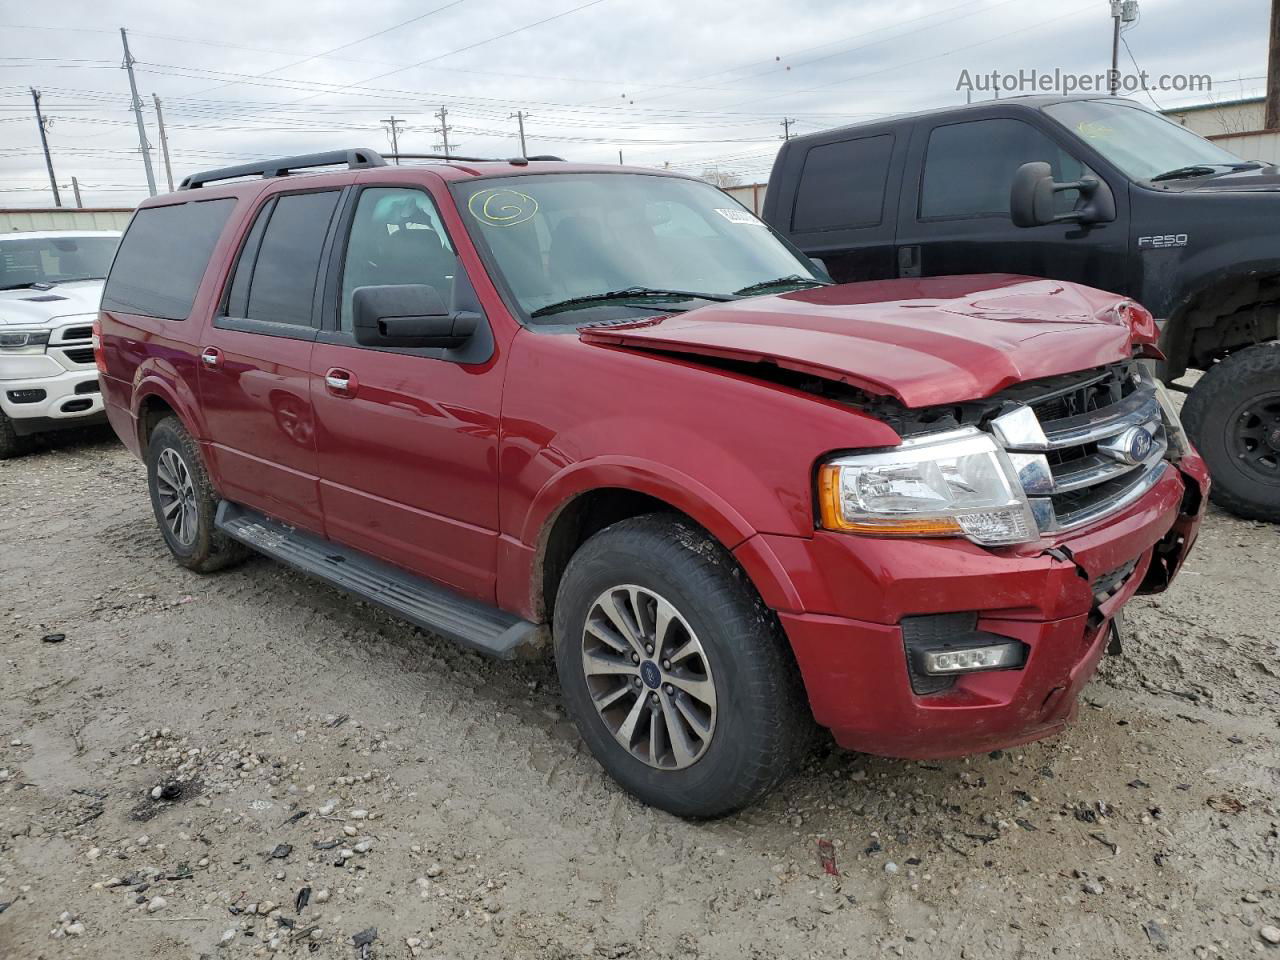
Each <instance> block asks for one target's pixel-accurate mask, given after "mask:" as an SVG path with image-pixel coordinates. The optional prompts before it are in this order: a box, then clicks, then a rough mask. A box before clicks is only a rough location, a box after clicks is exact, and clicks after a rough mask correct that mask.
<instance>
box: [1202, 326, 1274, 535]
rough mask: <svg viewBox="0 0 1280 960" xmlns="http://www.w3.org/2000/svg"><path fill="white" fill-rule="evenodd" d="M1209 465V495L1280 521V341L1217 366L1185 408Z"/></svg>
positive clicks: (1244, 513) (1239, 510)
mask: <svg viewBox="0 0 1280 960" xmlns="http://www.w3.org/2000/svg"><path fill="white" fill-rule="evenodd" d="M1182 420H1183V425H1184V426H1185V427H1186V429H1187V434H1188V435H1189V436H1190V437H1191V441H1192V442H1193V443H1194V444H1195V445H1196V448H1197V449H1198V450H1199V451H1200V455H1201V456H1202V457H1204V459H1205V463H1207V464H1208V465H1209V473H1210V475H1211V476H1212V478H1213V487H1212V489H1211V491H1210V493H1209V498H1210V499H1211V500H1212V501H1213V502H1214V503H1216V504H1217V505H1218V506H1220V507H1222V508H1223V509H1224V510H1230V511H1231V512H1232V513H1234V514H1236V515H1237V516H1241V517H1246V518H1248V519H1250V520H1270V521H1273V522H1275V521H1280V343H1262V344H1258V345H1257V346H1253V347H1248V348H1246V349H1244V350H1241V351H1240V352H1239V353H1233V354H1232V355H1231V356H1229V357H1227V358H1226V359H1225V360H1223V361H1222V362H1221V363H1217V364H1214V365H1213V366H1212V367H1211V368H1210V369H1209V370H1208V371H1207V372H1206V373H1205V375H1204V376H1203V377H1201V378H1200V382H1199V383H1197V384H1196V385H1195V387H1194V388H1193V389H1192V391H1191V394H1190V396H1188V397H1187V402H1186V403H1185V404H1184V405H1183V407H1182Z"/></svg>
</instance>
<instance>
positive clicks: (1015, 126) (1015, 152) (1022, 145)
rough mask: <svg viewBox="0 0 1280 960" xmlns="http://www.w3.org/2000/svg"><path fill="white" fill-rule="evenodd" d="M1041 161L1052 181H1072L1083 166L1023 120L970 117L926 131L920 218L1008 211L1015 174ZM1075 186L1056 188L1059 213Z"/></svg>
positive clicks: (1071, 197)
mask: <svg viewBox="0 0 1280 960" xmlns="http://www.w3.org/2000/svg"><path fill="white" fill-rule="evenodd" d="M1036 160H1043V161H1046V162H1048V163H1049V165H1050V166H1051V167H1052V168H1053V177H1054V179H1055V180H1060V181H1061V180H1076V179H1079V178H1080V177H1081V176H1082V175H1083V174H1084V173H1085V172H1086V168H1085V167H1084V165H1083V164H1081V163H1080V162H1079V161H1078V160H1076V159H1075V158H1074V157H1072V156H1071V155H1070V154H1068V153H1066V152H1065V151H1064V150H1063V149H1062V148H1061V147H1059V146H1058V145H1057V144H1056V143H1054V142H1053V141H1052V140H1050V139H1049V138H1048V137H1046V136H1045V135H1044V134H1043V133H1041V132H1040V131H1039V130H1037V129H1036V128H1035V127H1033V126H1031V125H1030V124H1028V123H1023V122H1022V121H1021V120H973V121H970V122H968V123H952V124H947V125H946V126H944V127H936V128H935V129H934V130H933V132H932V133H930V134H929V146H928V149H927V151H926V154H925V161H924V177H923V179H922V181H921V184H920V217H921V218H922V219H924V218H929V217H975V216H990V215H999V216H1006V217H1007V216H1008V215H1009V190H1010V188H1011V187H1012V186H1013V175H1014V173H1015V172H1016V171H1017V169H1018V168H1019V167H1020V166H1022V165H1023V164H1024V163H1030V162H1032V161H1036ZM1075 201H1076V191H1074V190H1072V191H1066V192H1064V193H1059V194H1058V195H1057V196H1056V198H1055V201H1054V205H1055V207H1056V208H1057V209H1058V211H1059V212H1065V211H1067V210H1070V209H1071V207H1072V206H1073V205H1074V204H1075Z"/></svg>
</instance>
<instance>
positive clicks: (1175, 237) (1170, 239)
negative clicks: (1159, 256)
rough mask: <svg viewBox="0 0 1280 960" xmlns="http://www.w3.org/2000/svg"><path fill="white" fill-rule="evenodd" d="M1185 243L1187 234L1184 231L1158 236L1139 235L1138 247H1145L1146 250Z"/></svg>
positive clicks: (1180, 245) (1183, 244)
mask: <svg viewBox="0 0 1280 960" xmlns="http://www.w3.org/2000/svg"><path fill="white" fill-rule="evenodd" d="M1186 245H1187V235H1186V234H1185V233H1166V234H1162V235H1160V236H1158V237H1139V238H1138V248H1139V249H1142V248H1144V247H1145V248H1146V249H1148V250H1163V249H1164V248H1165V247H1185V246H1186Z"/></svg>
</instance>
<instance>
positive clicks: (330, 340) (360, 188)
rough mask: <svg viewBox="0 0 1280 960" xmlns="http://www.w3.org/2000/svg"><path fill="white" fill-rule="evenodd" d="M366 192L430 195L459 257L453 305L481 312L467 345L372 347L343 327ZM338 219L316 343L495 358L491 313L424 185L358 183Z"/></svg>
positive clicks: (469, 359) (461, 359)
mask: <svg viewBox="0 0 1280 960" xmlns="http://www.w3.org/2000/svg"><path fill="white" fill-rule="evenodd" d="M366 190H417V191H419V192H420V193H425V194H426V195H427V199H428V200H429V201H430V202H431V205H432V207H433V208H434V209H435V212H436V216H437V217H438V218H439V220H440V229H442V230H443V231H444V236H445V239H446V240H447V241H448V243H449V246H450V247H451V248H452V249H453V254H454V256H455V257H456V258H457V270H456V272H455V273H454V277H453V286H454V301H455V303H456V301H458V300H459V299H466V300H468V301H470V302H469V303H468V306H469V307H470V308H472V309H474V310H475V312H476V313H478V314H480V316H481V318H482V319H481V321H480V323H479V324H478V325H477V327H476V332H475V334H473V335H472V337H471V339H470V340H468V341H467V344H466V345H465V346H463V347H458V348H454V349H444V348H442V347H370V346H365V345H364V344H361V343H356V339H355V336H354V335H353V334H352V333H349V332H347V331H345V330H342V329H341V322H342V321H341V317H340V311H341V309H342V281H343V273H344V271H345V269H346V262H347V246H348V245H349V243H350V242H351V227H352V224H353V223H354V222H355V217H356V210H357V208H358V207H359V206H360V197H361V196H362V195H363V194H364V192H365V191H366ZM449 196H450V198H452V196H453V194H452V193H450V194H449ZM334 219H335V221H336V226H335V228H334V229H333V230H332V231H331V233H330V237H329V241H328V243H329V245H328V249H327V251H326V253H325V254H324V259H323V260H322V261H321V263H322V266H323V268H324V270H325V279H324V282H323V283H322V284H320V285H319V287H320V304H319V321H320V323H319V329H318V330H317V331H316V336H315V338H314V339H315V340H316V342H317V343H327V344H331V345H333V346H338V347H350V348H352V349H353V350H370V351H373V352H376V353H398V354H404V355H405V356H410V357H423V358H426V359H429V360H444V361H446V362H449V363H460V364H477V363H486V362H487V361H488V360H489V359H490V358H491V357H492V356H493V350H494V339H493V330H492V328H491V327H490V324H489V318H488V315H487V314H486V313H485V311H484V309H483V308H482V306H481V304H480V300H479V297H478V296H477V295H476V292H475V284H473V283H472V282H471V277H470V275H469V274H468V272H467V268H466V265H465V264H464V263H463V262H462V255H461V253H460V252H459V249H458V242H457V241H456V240H455V239H454V237H453V235H452V234H451V233H450V232H449V225H448V224H447V223H446V222H445V218H444V211H443V210H442V209H441V205H440V202H439V201H438V200H436V198H435V195H434V194H432V192H431V191H430V190H429V189H428V188H427V187H426V186H425V185H423V184H407V183H404V182H403V181H393V180H378V179H373V180H362V181H361V182H360V183H357V184H355V185H353V186H351V187H348V188H347V190H346V195H345V196H344V197H343V199H342V200H341V201H340V202H339V204H338V211H337V215H336V216H335V218H334Z"/></svg>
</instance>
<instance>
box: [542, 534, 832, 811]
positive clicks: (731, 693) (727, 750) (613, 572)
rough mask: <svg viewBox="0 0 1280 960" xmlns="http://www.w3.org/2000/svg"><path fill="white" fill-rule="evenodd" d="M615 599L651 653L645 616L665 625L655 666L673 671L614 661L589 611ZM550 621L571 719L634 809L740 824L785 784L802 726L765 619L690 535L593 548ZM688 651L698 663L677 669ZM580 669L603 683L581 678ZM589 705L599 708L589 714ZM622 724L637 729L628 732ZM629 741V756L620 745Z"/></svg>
mask: <svg viewBox="0 0 1280 960" xmlns="http://www.w3.org/2000/svg"><path fill="white" fill-rule="evenodd" d="M614 599H616V600H617V601H618V603H619V606H618V607H617V608H615V612H616V611H621V612H622V615H623V616H624V617H625V618H627V619H626V620H625V622H626V623H628V624H630V625H631V626H632V627H633V628H634V627H635V625H636V616H635V610H636V609H637V604H643V607H642V609H643V612H642V614H641V617H642V618H643V619H644V621H645V624H644V629H642V630H640V631H635V630H633V631H632V633H633V636H634V634H635V633H637V632H639V633H641V634H643V635H644V636H645V637H646V638H647V639H656V635H657V633H658V630H657V629H656V624H657V622H658V617H657V616H656V614H655V611H656V610H657V609H662V610H664V611H666V612H667V614H668V615H669V616H670V619H667V620H666V622H667V623H668V625H669V626H668V627H667V629H666V631H665V640H664V642H665V647H664V648H663V649H661V650H659V651H658V654H661V653H673V652H674V653H675V654H676V655H677V656H678V657H679V656H682V655H683V659H678V660H673V661H670V662H663V659H662V658H661V656H658V655H654V656H653V658H645V659H641V660H640V663H639V664H636V663H635V659H636V657H639V656H640V653H639V652H637V653H635V656H632V655H630V654H626V653H622V652H619V651H620V650H621V651H625V650H627V649H634V644H633V643H632V642H631V641H628V640H627V639H626V637H625V635H624V634H623V633H622V632H621V631H620V630H619V629H617V628H613V631H612V633H611V634H610V633H609V630H610V628H611V627H613V623H612V622H611V621H610V619H609V618H608V617H607V615H605V614H604V607H603V606H602V605H601V601H604V602H605V603H609V602H612V600H614ZM667 605H669V606H667ZM671 609H674V614H671ZM554 619H555V624H554V627H555V651H556V670H557V672H558V673H559V675H560V684H561V688H562V690H563V694H564V699H565V704H566V707H567V709H568V711H569V714H570V716H571V717H572V718H573V720H574V722H575V723H576V725H577V727H578V731H579V733H581V735H582V738H583V740H585V741H586V743H587V746H588V748H590V750H591V753H592V754H593V755H594V756H595V758H596V759H597V760H598V761H599V762H600V764H601V766H603V767H604V768H605V770H606V771H608V773H609V774H610V775H611V776H612V777H613V778H614V779H615V780H617V781H618V783H619V784H621V785H622V786H623V787H624V788H625V789H626V790H627V791H629V792H630V793H631V794H633V795H634V796H636V797H637V798H639V799H640V800H642V801H643V802H645V803H647V804H650V805H652V806H655V807H659V808H661V809H663V810H666V811H668V812H670V813H673V814H676V815H677V816H681V817H720V816H724V815H726V814H729V813H732V812H734V811H736V810H740V809H742V808H743V807H745V806H747V805H749V804H751V803H753V802H754V801H756V800H758V799H759V798H761V797H763V796H764V795H765V794H766V793H768V792H769V791H770V790H772V789H773V788H774V787H775V786H777V785H778V784H779V783H781V782H782V781H783V780H784V779H786V778H787V777H788V776H789V775H790V774H791V772H792V771H793V770H794V768H795V767H796V765H797V764H798V763H799V761H800V760H802V759H803V757H804V753H805V749H806V747H807V746H808V745H809V744H810V743H811V742H812V734H813V729H814V727H813V718H812V716H811V714H810V713H809V708H808V703H807V701H806V699H805V696H804V689H803V686H802V684H801V682H800V677H799V672H798V671H797V669H796V666H795V663H794V661H793V660H792V659H791V654H790V650H789V648H788V647H787V641H786V638H785V636H784V635H783V633H782V629H781V627H780V626H779V625H778V622H777V618H776V617H775V616H774V614H773V612H772V611H771V610H769V609H768V608H767V607H766V606H765V605H764V603H763V602H762V601H761V600H760V598H759V596H758V595H757V594H756V592H755V590H754V589H753V588H752V586H751V585H750V583H749V582H748V581H747V579H746V577H745V575H744V574H743V573H742V570H741V568H739V567H738V565H737V564H736V563H735V562H734V560H733V557H732V556H731V555H730V554H729V553H728V552H727V551H725V550H724V549H723V548H722V547H721V546H720V545H719V544H718V543H716V542H715V541H714V540H712V539H711V538H710V537H709V536H708V535H707V534H706V533H704V532H703V531H702V530H700V529H698V528H696V527H694V526H693V525H692V524H689V523H687V522H685V521H683V520H681V519H679V518H676V517H673V516H670V515H665V514H650V515H648V516H643V517H636V518H633V519H629V520H623V521H621V522H619V523H616V524H614V525H613V526H610V527H607V528H606V529H604V530H602V531H600V532H599V533H597V534H595V536H593V537H591V539H589V540H588V541H587V542H586V543H585V544H583V545H582V547H581V548H580V549H579V550H578V551H577V553H575V554H574V556H573V557H572V558H571V560H570V561H569V565H568V567H567V569H566V570H565V574H564V577H563V579H562V580H561V582H560V588H559V591H558V592H557V596H556V607H555V618H554ZM589 621H590V623H591V630H592V632H590V633H588V632H587V626H588V622H589ZM601 630H603V631H604V633H605V634H606V635H608V636H609V640H610V642H605V640H604V639H603V635H602V634H601V633H600V632H599V631H601ZM690 640H692V643H693V644H694V645H695V646H696V647H697V648H698V650H697V652H696V653H693V654H688V655H684V651H686V650H689V649H690V648H691V647H690ZM640 643H641V645H642V646H643V643H644V641H643V640H641V641H640ZM619 644H622V646H621V647H619V646H618V645H619ZM677 644H678V646H677ZM673 647H674V648H675V649H674V651H673ZM644 653H645V654H646V657H648V656H649V655H648V651H647V650H646V651H644ZM588 656H590V657H591V658H592V661H591V662H592V664H593V667H592V669H593V670H595V671H604V672H598V673H596V674H595V675H594V676H591V677H588V674H587V665H586V661H587V657H588ZM600 664H604V666H600ZM624 668H631V669H624ZM655 684H656V685H655ZM677 684H679V686H677ZM707 684H709V685H710V686H709V687H708V686H707ZM686 691H696V692H697V694H698V696H697V697H694V696H692V695H691V694H690V693H687V692H686ZM707 697H712V698H713V699H712V701H711V704H712V709H711V710H708V709H707V699H706V698H707ZM699 698H702V699H699ZM597 701H600V702H604V703H610V704H611V705H610V706H609V707H608V708H607V709H606V711H605V712H604V713H602V712H601V711H600V710H598V709H597V707H596V703H597ZM633 712H634V713H635V714H636V717H637V718H638V719H637V720H636V721H635V722H634V723H633V724H632V725H631V727H630V728H627V727H626V723H627V720H628V718H630V717H631V715H632V713H633ZM659 717H661V718H662V721H663V723H662V727H661V729H660V731H659V732H658V733H657V734H656V735H655V734H654V730H653V728H654V723H655V721H656V720H657V719H658V718H659ZM689 717H693V718H695V719H696V720H697V721H698V723H699V727H698V728H695V727H694V726H693V723H692V721H690V720H689V719H688V718H689ZM670 723H674V724H676V725H677V727H678V728H679V729H678V730H677V732H676V733H675V734H673V733H672V732H671V730H672V728H671V727H670V726H669V724H670ZM628 729H629V732H631V733H632V734H633V736H632V738H631V739H630V741H629V742H630V743H631V744H633V746H631V747H627V746H623V744H622V742H620V740H619V736H622V735H624V732H625V731H627V730H628ZM698 729H700V730H701V731H702V735H699V733H698V732H697V730H698ZM655 736H656V748H655V739H654V738H655ZM677 739H678V740H680V746H681V749H680V750H679V751H677ZM651 760H656V763H654V762H651Z"/></svg>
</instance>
